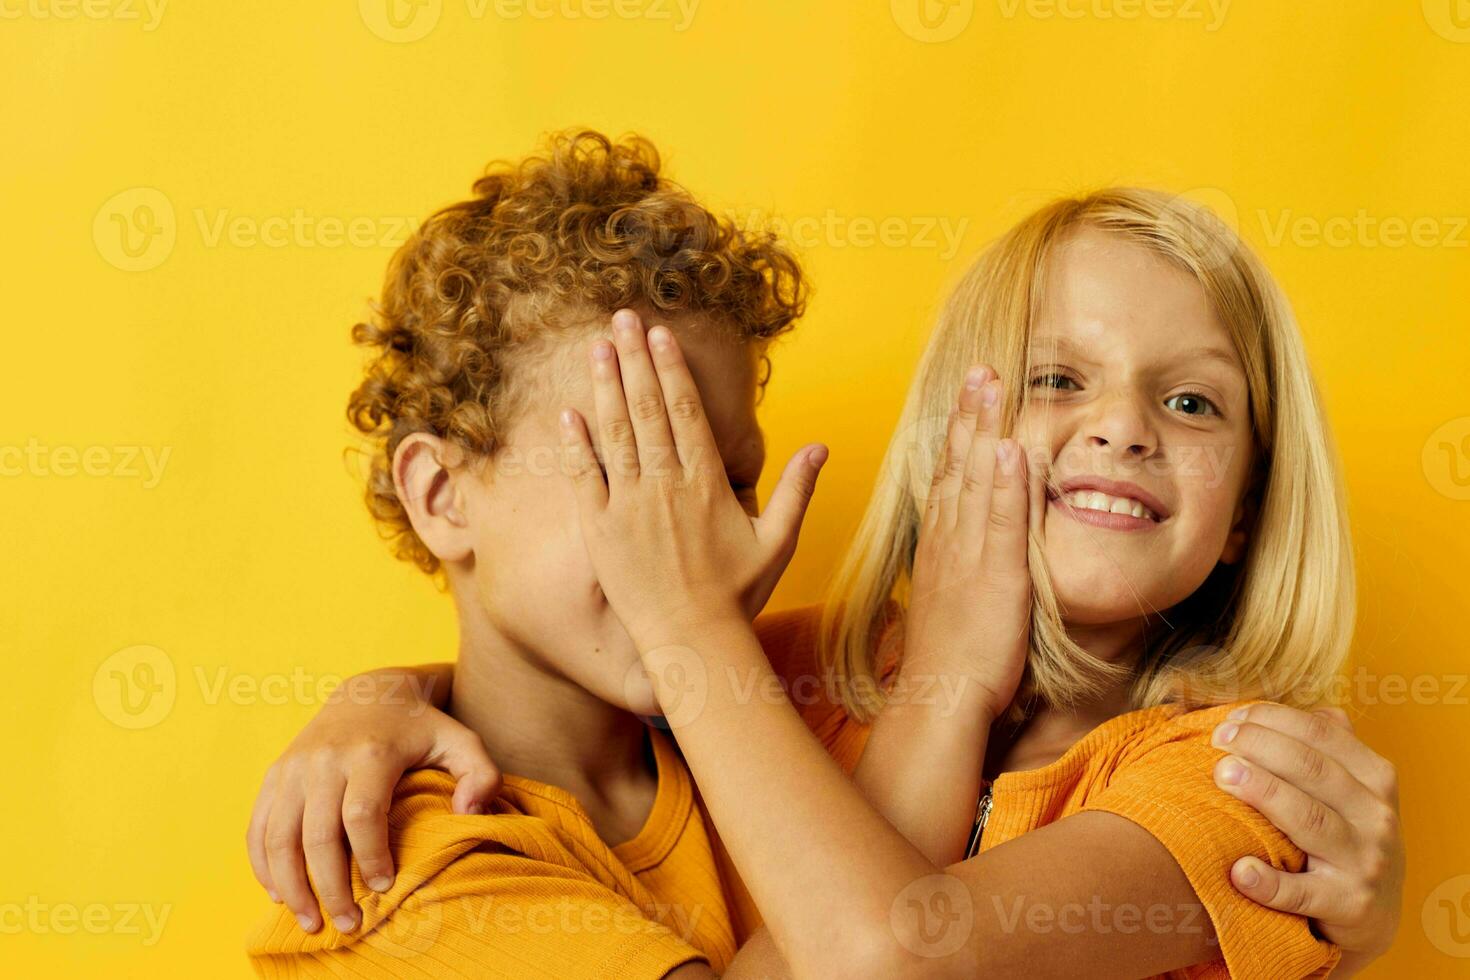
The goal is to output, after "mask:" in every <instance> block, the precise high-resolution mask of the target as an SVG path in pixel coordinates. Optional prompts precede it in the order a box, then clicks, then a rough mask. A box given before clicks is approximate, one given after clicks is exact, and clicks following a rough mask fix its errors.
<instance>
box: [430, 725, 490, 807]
mask: <svg viewBox="0 0 1470 980" xmlns="http://www.w3.org/2000/svg"><path fill="white" fill-rule="evenodd" d="M454 724H456V725H458V722H454ZM438 741H439V742H441V743H442V746H443V747H442V749H436V750H435V751H434V752H432V753H431V754H430V757H429V765H431V766H437V767H438V768H440V769H443V770H445V771H446V772H448V773H449V775H451V776H453V777H454V780H455V785H454V804H453V805H454V812H455V813H468V814H477V813H488V812H489V810H490V801H491V800H493V799H495V794H496V793H498V792H500V781H501V780H500V767H499V766H497V765H496V764H495V763H494V761H493V760H491V758H490V753H489V752H487V751H485V743H484V741H483V740H482V739H481V738H480V736H479V735H478V734H476V733H475V732H473V731H471V730H470V729H468V728H465V727H463V726H459V730H458V731H455V732H454V733H453V734H452V735H445V736H440V737H439V739H438Z"/></svg>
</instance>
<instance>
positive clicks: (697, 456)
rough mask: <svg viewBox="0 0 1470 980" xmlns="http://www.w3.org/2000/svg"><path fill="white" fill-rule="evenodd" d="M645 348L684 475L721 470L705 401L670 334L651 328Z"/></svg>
mask: <svg viewBox="0 0 1470 980" xmlns="http://www.w3.org/2000/svg"><path fill="white" fill-rule="evenodd" d="M648 346H649V349H650V350H651V351H652V357H653V364H654V368H655V369H656V370H657V372H658V383H659V386H660V389H661V391H662V393H663V404H664V405H665V406H667V408H668V419H669V427H670V429H671V430H672V432H673V436H674V446H675V449H676V450H677V452H678V456H679V461H680V463H682V464H683V467H684V470H685V472H688V473H692V472H694V471H696V470H710V471H714V470H718V469H720V468H721V465H722V464H721V462H720V451H719V448H718V447H717V446H716V445H715V436H714V433H713V432H711V431H710V427H709V419H707V418H706V417H705V414H704V401H703V399H701V398H700V397H699V389H698V388H696V387H695V386H694V378H693V377H692V376H691V375H690V374H689V365H688V364H687V363H685V361H684V352H683V351H682V350H680V349H679V342H678V341H677V340H675V339H674V334H673V331H671V330H669V328H668V327H664V326H656V327H654V328H653V329H651V330H649V331H648Z"/></svg>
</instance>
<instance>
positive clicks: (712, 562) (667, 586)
mask: <svg viewBox="0 0 1470 980" xmlns="http://www.w3.org/2000/svg"><path fill="white" fill-rule="evenodd" d="M613 339H614V341H615V342H616V346H614V344H610V343H608V342H607V341H605V340H600V341H598V342H597V343H595V344H594V345H593V348H592V356H591V361H592V387H593V394H594V405H595V408H596V412H597V419H596V424H597V431H598V433H599V435H600V437H601V449H602V455H603V461H604V467H605V469H606V476H605V477H604V475H603V472H602V470H601V469H599V467H598V464H597V459H596V456H595V455H594V453H593V449H592V445H591V442H590V438H589V435H588V430H587V423H586V421H585V420H584V419H583V418H582V417H581V415H579V414H578V413H577V412H575V411H573V410H571V409H567V410H566V411H564V412H563V413H562V419H561V422H562V444H563V448H564V450H565V454H566V455H565V458H566V471H567V474H568V475H569V476H570V477H571V479H572V481H573V482H574V484H575V487H576V495H577V508H578V511H579V512H580V514H581V519H582V530H583V535H584V537H585V539H586V542H587V550H588V553H589V554H590V555H591V557H592V564H593V567H594V568H595V569H596V572H597V577H598V581H599V583H600V585H601V586H602V590H603V592H604V593H605V594H606V595H607V598H608V602H609V603H610V604H611V605H612V608H613V610H614V611H615V612H616V613H617V615H618V618H619V619H621V620H622V623H623V626H624V627H625V628H626V629H627V630H628V633H629V635H630V636H631V637H632V638H633V641H634V643H636V644H637V645H638V647H639V649H640V651H643V652H647V650H648V649H649V648H650V647H651V646H658V645H660V644H661V643H662V642H665V641H666V640H668V639H671V638H672V637H673V634H671V631H672V630H674V629H677V628H689V627H694V628H698V627H699V625H701V624H704V623H707V622H709V621H711V620H712V619H714V620H732V619H740V620H743V621H745V622H747V623H748V622H749V617H748V616H747V610H748V608H749V607H750V606H751V605H752V604H753V603H752V601H751V596H752V595H756V596H759V597H764V596H767V595H769V594H770V592H771V589H772V588H774V587H775V583H776V580H777V579H779V578H780V577H781V573H782V572H783V571H785V569H786V565H787V563H788V562H789V561H790V560H791V556H792V555H793V554H794V553H795V551H796V539H797V534H798V532H799V531H800V529H801V521H802V518H803V517H804V516H805V514H806V508H807V503H808V501H809V500H810V499H811V495H812V491H813V489H814V488H815V485H816V479H817V473H818V471H819V470H820V469H821V466H822V463H823V462H825V461H826V458H827V451H826V448H825V447H823V446H819V445H817V446H807V447H804V448H802V449H801V450H799V451H797V453H796V455H795V456H793V457H792V458H791V462H789V463H788V464H787V466H786V470H785V472H784V473H783V474H782V475H781V480H780V482H779V483H778V484H777V486H776V490H775V492H774V493H773V494H772V495H771V500H770V503H769V504H768V505H767V507H766V510H765V513H763V514H762V515H761V516H760V517H758V518H752V517H750V515H749V514H747V513H746V512H745V511H744V510H743V509H742V508H741V506H740V503H739V502H738V501H737V500H736V499H735V494H734V492H733V491H732V490H731V489H730V485H729V482H728V479H727V477H726V475H725V471H724V466H723V464H722V463H721V461H720V453H719V448H718V446H717V445H716V444H715V438H714V435H713V433H712V432H711V430H710V426H709V422H708V420H707V419H706V417H705V413H704V406H703V403H702V401H701V400H700V397H699V391H698V389H697V388H696V387H695V385H694V379H693V378H692V377H691V376H690V374H689V368H688V366H687V365H686V364H685V362H684V357H683V354H682V353H681V351H680V350H679V345H678V342H677V341H676V340H675V339H674V335H673V333H672V332H670V331H669V329H668V328H667V327H662V326H655V327H654V328H653V329H652V330H650V331H649V332H648V334H647V335H646V336H645V334H644V329H643V324H642V322H641V321H640V320H639V318H638V316H637V314H635V313H633V312H632V311H631V310H620V311H619V312H618V313H617V314H616V315H614V317H613ZM677 635H685V636H687V635H688V634H677Z"/></svg>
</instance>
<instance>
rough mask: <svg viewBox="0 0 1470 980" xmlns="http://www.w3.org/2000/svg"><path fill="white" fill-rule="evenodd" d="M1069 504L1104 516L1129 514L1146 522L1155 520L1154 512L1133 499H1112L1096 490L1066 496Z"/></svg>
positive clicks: (1077, 491)
mask: <svg viewBox="0 0 1470 980" xmlns="http://www.w3.org/2000/svg"><path fill="white" fill-rule="evenodd" d="M1065 499H1066V501H1067V503H1069V504H1071V505H1072V506H1073V507H1077V508H1079V509H1081V510H1097V511H1102V512H1103V513H1104V514H1128V515H1130V516H1133V517H1138V518H1142V519H1144V520H1149V521H1152V520H1155V519H1156V518H1155V517H1154V514H1153V511H1151V510H1149V509H1148V508H1147V507H1145V506H1143V504H1141V503H1139V502H1138V501H1136V500H1134V499H1133V498H1132V497H1110V496H1108V495H1107V494H1105V493H1099V492H1098V491H1096V490H1075V491H1073V492H1072V493H1069V494H1067V495H1066V496H1065Z"/></svg>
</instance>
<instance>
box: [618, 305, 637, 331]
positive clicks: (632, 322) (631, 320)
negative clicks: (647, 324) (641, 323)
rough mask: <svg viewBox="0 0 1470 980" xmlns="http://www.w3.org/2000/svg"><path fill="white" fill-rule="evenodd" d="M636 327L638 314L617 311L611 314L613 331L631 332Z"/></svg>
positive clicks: (628, 311)
mask: <svg viewBox="0 0 1470 980" xmlns="http://www.w3.org/2000/svg"><path fill="white" fill-rule="evenodd" d="M637 325H638V314H636V313H634V312H633V311H632V310H618V311H617V312H616V313H614V314H613V329H614V330H632V329H633V328H634V327H636V326H637Z"/></svg>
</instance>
